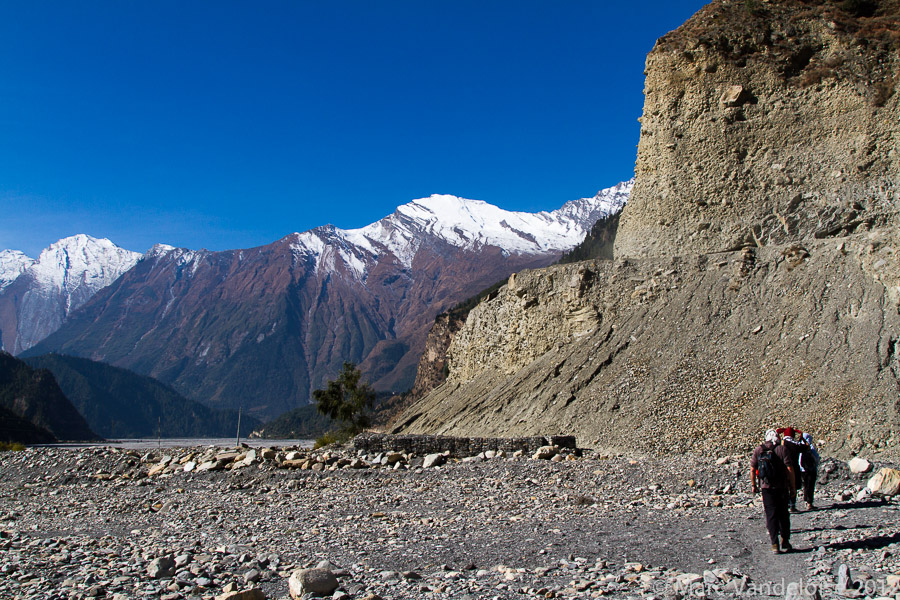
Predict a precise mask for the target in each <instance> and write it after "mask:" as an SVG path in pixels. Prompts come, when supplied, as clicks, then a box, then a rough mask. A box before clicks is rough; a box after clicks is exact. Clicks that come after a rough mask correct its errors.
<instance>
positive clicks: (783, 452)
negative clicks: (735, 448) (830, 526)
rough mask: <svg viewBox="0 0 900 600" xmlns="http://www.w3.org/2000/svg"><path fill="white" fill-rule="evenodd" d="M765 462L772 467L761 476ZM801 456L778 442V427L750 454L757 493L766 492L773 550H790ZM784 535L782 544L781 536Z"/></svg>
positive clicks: (768, 524)
mask: <svg viewBox="0 0 900 600" xmlns="http://www.w3.org/2000/svg"><path fill="white" fill-rule="evenodd" d="M763 462H765V463H766V465H767V468H765V469H764V470H766V471H769V473H767V475H768V476H767V477H761V476H760V472H759V471H760V467H761V466H762V463H763ZM796 464H797V457H796V456H795V455H794V453H793V451H792V448H791V447H790V446H787V445H785V444H779V443H778V434H777V433H776V432H775V430H774V429H770V430H769V431H767V432H766V441H765V442H763V443H762V444H760V445H759V446H757V447H756V449H755V450H753V455H752V456H751V457H750V484H751V486H752V489H753V493H754V494H756V493H757V492H761V493H762V501H763V510H764V511H765V514H766V529H767V530H768V532H769V540H770V541H771V542H772V552H775V553H776V554H780V553H781V552H790V551H791V550H793V547H792V546H791V542H790V540H791V513H790V510H789V507H790V498H791V497H792V496H793V495H794V494H796V493H797V489H796V474H795V472H794V465H796ZM779 535H780V536H781V544H780V545H779V541H778V537H779Z"/></svg>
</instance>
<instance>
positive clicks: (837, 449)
mask: <svg viewBox="0 0 900 600" xmlns="http://www.w3.org/2000/svg"><path fill="white" fill-rule="evenodd" d="M898 12H900V11H898V3H897V2H866V1H854V2H839V3H835V2H800V1H795V0H783V1H770V2H761V1H760V2H756V1H754V0H742V1H728V0H720V1H717V2H713V3H711V4H710V5H708V6H706V7H705V8H704V9H702V10H701V11H700V12H699V13H697V15H695V16H694V17H692V18H691V19H690V20H689V21H688V22H687V23H685V25H684V26H682V27H681V28H679V29H678V30H676V31H674V32H672V33H670V34H668V35H666V36H665V37H663V38H661V39H660V40H659V41H658V42H657V44H656V46H655V47H654V49H653V51H652V52H651V53H650V55H649V56H648V58H647V71H646V76H647V83H646V88H645V94H646V101H645V106H644V114H643V117H642V119H641V138H640V145H639V147H638V158H637V163H636V182H635V186H634V192H633V194H632V197H631V200H630V201H629V203H628V205H627V206H626V208H625V210H624V211H623V213H622V217H621V221H620V225H619V229H618V233H617V236H616V240H615V260H613V261H586V262H582V263H576V264H573V265H562V266H557V267H551V268H549V269H543V270H534V271H524V272H521V273H519V274H517V275H514V276H513V277H511V278H510V280H509V282H508V283H507V285H506V286H505V287H503V288H501V290H500V291H499V293H498V294H497V295H496V297H493V298H492V299H490V300H488V301H486V302H484V303H482V304H481V305H479V306H478V307H476V308H475V309H474V310H473V311H472V312H471V313H470V314H469V317H468V319H467V322H466V324H465V326H464V327H463V328H462V330H461V331H460V332H459V333H458V334H456V336H454V338H453V341H452V342H451V345H450V349H449V351H448V354H449V376H448V379H447V381H446V382H445V383H444V384H443V385H441V386H439V387H438V388H436V389H435V390H434V391H433V392H432V393H431V394H429V395H428V396H426V397H425V398H424V399H422V400H421V401H419V402H418V403H416V404H415V405H413V406H411V407H410V408H408V409H407V410H406V411H405V412H404V413H402V414H401V415H400V416H399V417H398V418H397V419H396V425H395V426H394V428H393V430H394V431H396V432H409V433H440V434H448V435H484V436H490V435H529V434H538V433H541V434H543V433H567V434H574V435H576V436H577V438H578V443H579V445H582V446H594V447H599V448H610V449H629V450H638V451H649V452H658V453H668V452H684V451H701V452H710V451H711V452H731V451H741V450H745V449H747V448H749V447H751V446H752V445H753V444H755V443H756V442H758V441H759V439H760V436H761V434H762V431H764V430H765V429H766V428H768V427H771V426H772V425H774V424H776V423H777V424H792V425H794V426H797V427H800V428H801V429H803V430H805V431H810V432H812V433H813V434H814V435H815V436H816V438H817V439H818V440H820V441H821V443H822V448H823V450H824V451H825V452H827V453H829V454H835V455H845V456H846V455H851V454H854V453H859V452H866V453H871V454H874V455H876V456H884V457H893V458H896V457H897V456H898V453H900V383H898V382H900V358H898V352H897V350H898V340H900V313H898V303H900V263H898V258H897V252H898V249H900V230H898V228H897V225H898V215H897V207H898V206H900V203H898V202H900V197H898V194H900V189H898V185H897V177H898V174H900V163H898V161H900V157H898V155H897V152H898V142H900V119H898V116H900V113H898V105H897V102H898V95H897V94H896V93H895V91H894V84H895V83H894V82H895V81H898V80H900V75H898V73H897V69H898V59H897V48H898V39H900V24H898V23H900V21H898V18H897V15H898Z"/></svg>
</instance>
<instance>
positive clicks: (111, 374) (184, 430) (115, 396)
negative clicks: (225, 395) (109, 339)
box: [25, 354, 260, 438]
mask: <svg viewBox="0 0 900 600" xmlns="http://www.w3.org/2000/svg"><path fill="white" fill-rule="evenodd" d="M25 360H26V361H27V362H28V363H29V364H30V365H32V366H34V367H39V368H43V369H49V370H50V371H51V372H52V373H53V375H54V376H55V377H56V380H57V381H58V382H59V385H60V387H61V388H62V390H63V391H64V392H65V394H66V396H68V397H69V399H70V400H71V401H72V403H73V404H74V405H75V406H76V408H78V410H79V411H80V412H81V414H82V415H84V418H85V419H86V420H87V422H88V423H89V424H90V426H91V428H92V429H94V431H96V432H98V433H99V434H100V435H102V436H104V437H107V438H135V437H137V438H140V437H155V436H156V435H157V433H159V434H160V435H162V436H163V437H229V436H233V435H235V434H236V433H237V416H238V415H237V411H234V410H228V411H219V410H215V409H212V408H209V407H207V406H204V405H203V404H200V403H199V402H195V401H193V400H190V399H188V398H185V397H184V396H182V395H180V394H179V393H177V392H176V391H175V390H173V389H172V388H170V387H168V386H166V385H164V384H162V383H160V382H159V381H157V380H155V379H153V378H151V377H146V376H143V375H138V374H136V373H133V372H131V371H128V370H127V369H120V368H118V367H113V366H110V365H107V364H105V363H99V362H95V361H92V360H88V359H85V358H77V357H74V356H65V355H62V354H45V355H42V356H36V357H31V358H27V359H25ZM259 425H260V422H259V421H258V420H256V419H254V418H252V417H249V416H247V415H246V414H244V415H243V416H242V417H241V436H246V435H248V434H249V433H250V432H251V431H252V430H253V429H256V428H258V427H259ZM157 429H158V430H157Z"/></svg>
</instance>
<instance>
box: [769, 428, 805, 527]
mask: <svg viewBox="0 0 900 600" xmlns="http://www.w3.org/2000/svg"><path fill="white" fill-rule="evenodd" d="M775 432H776V433H778V434H779V435H780V436H782V438H781V443H782V445H785V446H788V447H789V448H790V450H791V453H792V454H793V455H794V458H795V460H794V463H793V465H792V466H793V467H794V491H793V492H791V497H790V503H789V504H790V511H791V512H793V513H795V512H797V490H798V489H800V488H801V487H803V478H802V475H801V473H802V468H801V466H800V462H801V460H802V459H803V455H804V454H808V449H807V448H806V447H804V446H803V445H802V444H800V436H801V435H802V434H803V432H802V431H800V430H799V429H794V428H793V427H785V428H783V429H776V430H775ZM809 460H810V459H808V458H807V461H809Z"/></svg>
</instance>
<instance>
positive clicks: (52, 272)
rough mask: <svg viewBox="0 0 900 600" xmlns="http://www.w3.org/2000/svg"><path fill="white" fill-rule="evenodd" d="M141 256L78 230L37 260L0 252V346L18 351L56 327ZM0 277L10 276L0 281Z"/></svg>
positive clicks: (42, 337) (13, 252) (19, 253)
mask: <svg viewBox="0 0 900 600" xmlns="http://www.w3.org/2000/svg"><path fill="white" fill-rule="evenodd" d="M140 256H141V255H140V254H139V253H137V252H131V251H130V250H125V249H123V248H119V247H118V246H116V245H115V244H113V243H112V242H111V241H109V240H107V239H96V238H93V237H91V236H88V235H83V234H80V235H75V236H72V237H67V238H63V239H61V240H59V241H58V242H56V243H55V244H52V245H50V246H49V247H48V248H46V249H45V250H44V251H43V252H41V255H40V257H39V258H38V259H37V260H33V259H31V258H29V257H27V256H25V255H24V254H22V253H21V252H15V251H9V250H6V251H3V252H2V253H0V286H2V287H0V335H2V345H3V348H4V349H5V350H7V351H9V352H12V353H13V354H17V353H19V352H22V351H23V350H26V349H28V348H30V347H31V346H33V345H34V344H36V343H37V342H39V341H40V340H42V339H44V338H45V337H46V336H47V335H49V334H50V333H53V332H54V331H56V330H57V329H58V328H59V326H60V325H62V323H63V322H64V321H65V319H66V317H68V315H69V314H70V313H71V312H72V311H73V310H75V309H77V308H78V307H80V306H81V305H83V304H84V303H85V302H87V301H88V300H90V299H91V297H92V296H93V295H94V294H96V293H97V291H98V290H100V289H102V288H104V287H106V286H108V285H109V284H110V283H112V282H113V281H114V280H115V279H116V278H117V277H119V276H120V275H121V274H122V273H124V272H125V271H127V270H128V269H130V268H131V267H133V266H134V264H135V263H136V262H137V261H138V259H139V258H140ZM16 270H18V274H17V275H16V276H15V277H12V275H13V274H15V273H16ZM5 278H11V280H9V281H6V282H5V284H4V283H2V282H4V280H5Z"/></svg>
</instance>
